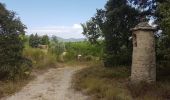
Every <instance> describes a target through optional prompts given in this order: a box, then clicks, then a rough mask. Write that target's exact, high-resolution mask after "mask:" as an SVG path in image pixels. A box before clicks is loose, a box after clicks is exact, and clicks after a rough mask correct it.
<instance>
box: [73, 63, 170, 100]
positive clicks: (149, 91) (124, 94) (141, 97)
mask: <svg viewBox="0 0 170 100" xmlns="http://www.w3.org/2000/svg"><path fill="white" fill-rule="evenodd" d="M165 78H167V76H164V79H165ZM129 80H130V68H129V67H126V66H119V67H112V68H106V67H104V66H103V65H102V64H101V63H99V62H98V63H95V64H91V65H90V66H89V67H87V68H85V69H83V70H81V71H79V72H77V73H76V74H75V77H74V80H73V87H74V88H75V89H76V90H77V91H82V92H83V93H84V94H86V95H89V96H90V97H91V100H168V99H169V98H170V85H169V84H170V80H168V79H166V80H163V79H160V80H159V81H158V82H157V83H155V84H146V83H140V84H138V85H134V84H131V83H130V81H129Z"/></svg>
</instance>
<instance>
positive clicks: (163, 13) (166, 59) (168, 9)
mask: <svg viewBox="0 0 170 100" xmlns="http://www.w3.org/2000/svg"><path fill="white" fill-rule="evenodd" d="M169 5H170V0H158V8H157V11H156V16H157V23H158V26H159V27H160V30H162V33H159V36H160V37H159V38H158V41H157V61H158V64H159V65H162V66H164V67H165V69H166V70H167V68H169V70H170V67H169V65H170V44H169V43H170V6H169Z"/></svg>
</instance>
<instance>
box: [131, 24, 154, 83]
mask: <svg viewBox="0 0 170 100" xmlns="http://www.w3.org/2000/svg"><path fill="white" fill-rule="evenodd" d="M154 32H155V28H153V27H151V26H150V25H149V24H148V23H147V22H141V23H139V24H138V25H137V26H136V27H135V28H133V29H132V35H133V56H132V69H131V81H132V83H139V82H143V81H144V82H147V83H151V82H155V81H156V57H155V37H154Z"/></svg>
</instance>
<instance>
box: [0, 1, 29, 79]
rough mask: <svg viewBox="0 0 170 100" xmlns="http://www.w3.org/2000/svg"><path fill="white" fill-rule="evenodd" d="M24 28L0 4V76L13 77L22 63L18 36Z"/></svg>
mask: <svg viewBox="0 0 170 100" xmlns="http://www.w3.org/2000/svg"><path fill="white" fill-rule="evenodd" d="M25 29H26V27H25V25H23V24H22V22H21V21H20V19H19V18H18V17H16V14H15V13H14V12H12V11H9V10H7V9H6V8H5V5H4V4H2V3H0V76H1V78H2V77H13V76H15V75H16V74H18V71H19V68H20V67H21V64H22V63H23V62H22V61H23V59H22V51H23V42H22V39H21V37H20V35H23V34H24V33H25V31H24V30H25Z"/></svg>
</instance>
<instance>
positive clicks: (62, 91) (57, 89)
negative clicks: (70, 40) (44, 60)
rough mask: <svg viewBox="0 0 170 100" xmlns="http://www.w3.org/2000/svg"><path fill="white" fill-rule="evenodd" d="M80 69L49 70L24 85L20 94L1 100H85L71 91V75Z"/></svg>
mask: <svg viewBox="0 0 170 100" xmlns="http://www.w3.org/2000/svg"><path fill="white" fill-rule="evenodd" d="M79 69H80V68H74V67H64V68H53V69H49V70H48V71H47V72H46V73H44V74H42V75H38V76H37V78H36V79H35V80H33V81H31V82H30V83H29V84H28V85H26V86H25V87H24V88H23V89H22V90H21V91H20V92H18V93H16V94H14V95H12V96H10V97H7V98H4V99H2V100H87V99H88V98H87V97H86V96H84V95H83V94H81V93H79V92H75V91H73V89H71V88H70V87H71V80H72V76H73V74H74V73H75V72H76V71H77V70H79Z"/></svg>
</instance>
